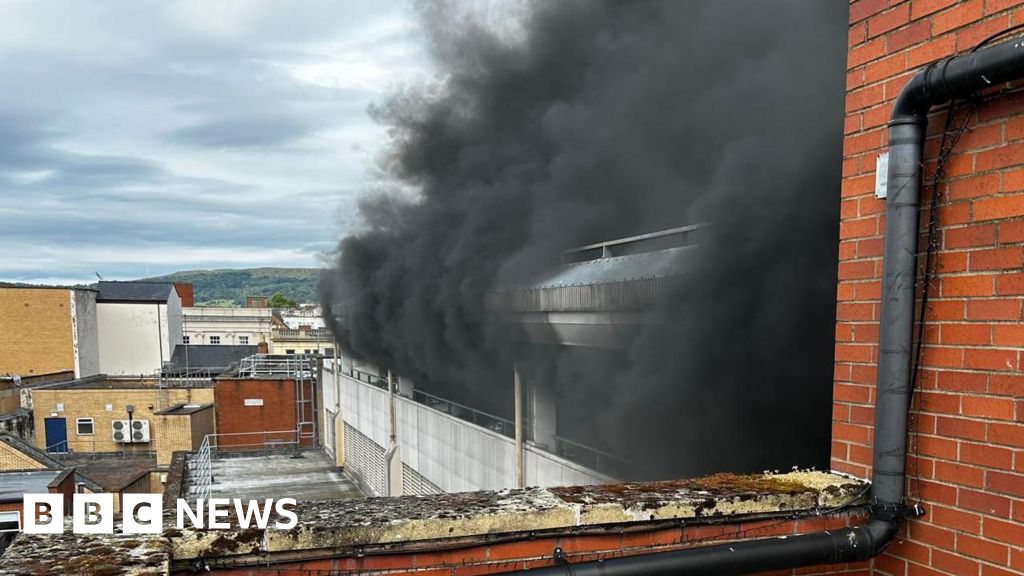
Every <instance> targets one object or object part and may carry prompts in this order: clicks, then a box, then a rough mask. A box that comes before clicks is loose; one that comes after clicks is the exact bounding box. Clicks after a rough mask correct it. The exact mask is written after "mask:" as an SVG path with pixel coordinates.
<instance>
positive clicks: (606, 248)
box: [562, 223, 708, 260]
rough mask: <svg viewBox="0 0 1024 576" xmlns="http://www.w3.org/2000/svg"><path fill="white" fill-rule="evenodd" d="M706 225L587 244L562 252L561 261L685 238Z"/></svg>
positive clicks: (603, 254) (670, 229)
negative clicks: (614, 249)
mask: <svg viewBox="0 0 1024 576" xmlns="http://www.w3.org/2000/svg"><path fill="white" fill-rule="evenodd" d="M707 226H708V225H707V224H704V223H701V224H690V225H689V226H679V227H677V228H669V229H668V230H659V231H657V232H650V233H647V234H640V235H637V236H629V237H627V238H617V239H615V240H606V241H604V242H597V243H594V244H587V245H586V246H579V247H576V248H569V249H568V250H562V258H563V260H564V259H565V258H567V257H570V256H572V255H574V254H582V253H585V252H590V251H592V250H601V253H602V256H607V255H608V253H609V252H610V250H611V249H612V248H614V247H616V246H622V245H625V244H636V243H639V242H645V241H648V240H654V239H656V238H665V237H667V236H685V235H688V234H689V233H690V232H694V231H696V230H700V229H702V228H707Z"/></svg>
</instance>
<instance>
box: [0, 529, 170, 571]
mask: <svg viewBox="0 0 1024 576" xmlns="http://www.w3.org/2000/svg"><path fill="white" fill-rule="evenodd" d="M170 560H171V542H170V541H169V540H168V539H167V538H165V537H163V536H160V535H153V536H150V535H124V534H113V535H109V534H108V535H89V536H85V535H78V534H72V533H71V523H70V521H68V522H67V523H66V525H65V533H64V534H53V535H46V534H34V535H28V534H19V535H18V539H17V540H15V542H14V544H13V545H11V547H10V548H8V549H7V551H6V552H5V553H4V555H3V556H2V557H0V574H2V575H4V576H7V575H11V576H14V575H15V574H17V575H19V576H24V575H29V574H31V575H40V576H42V575H50V574H66V575H68V576H72V575H74V576H79V575H83V576H84V575H87V574H88V575H97V574H102V575H104V576H121V575H123V576H156V575H163V574H168V573H169V570H170Z"/></svg>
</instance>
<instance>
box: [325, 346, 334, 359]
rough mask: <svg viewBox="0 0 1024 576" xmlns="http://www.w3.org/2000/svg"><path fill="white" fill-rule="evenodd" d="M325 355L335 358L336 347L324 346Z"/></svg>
mask: <svg viewBox="0 0 1024 576" xmlns="http://www.w3.org/2000/svg"><path fill="white" fill-rule="evenodd" d="M324 356H327V357H328V358H334V348H324Z"/></svg>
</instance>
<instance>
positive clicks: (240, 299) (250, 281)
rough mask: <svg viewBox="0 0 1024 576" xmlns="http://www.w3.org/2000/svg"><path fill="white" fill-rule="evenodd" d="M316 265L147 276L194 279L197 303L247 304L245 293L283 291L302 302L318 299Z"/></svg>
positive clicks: (164, 279) (270, 294)
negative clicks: (309, 266) (311, 266)
mask: <svg viewBox="0 0 1024 576" xmlns="http://www.w3.org/2000/svg"><path fill="white" fill-rule="evenodd" d="M319 277H320V270H318V269H316V268H248V269H241V270H185V271H182V272H175V273H173V274H168V275H166V276H157V277H154V278H146V280H163V281H168V282H191V283H192V286H193V288H194V289H195V295H196V305H197V306H245V297H246V296H266V297H267V298H270V297H271V296H273V295H274V294H276V293H278V292H280V293H281V294H283V295H284V296H285V298H288V299H290V300H295V301H296V302H299V303H307V302H316V301H317V296H316V282H317V279H318V278H319Z"/></svg>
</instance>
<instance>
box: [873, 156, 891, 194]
mask: <svg viewBox="0 0 1024 576" xmlns="http://www.w3.org/2000/svg"><path fill="white" fill-rule="evenodd" d="M888 188H889V153H888V152H883V153H881V154H879V155H878V158H876V159H875V198H879V199H881V198H885V197H886V196H887V195H888V194H887V191H888Z"/></svg>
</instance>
